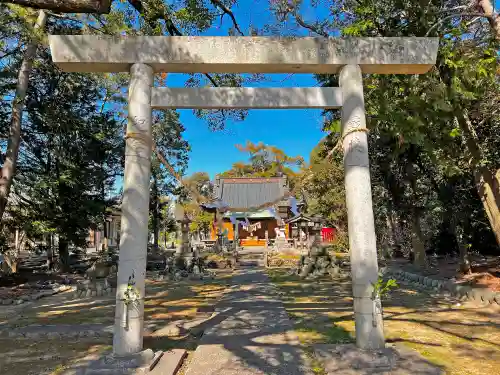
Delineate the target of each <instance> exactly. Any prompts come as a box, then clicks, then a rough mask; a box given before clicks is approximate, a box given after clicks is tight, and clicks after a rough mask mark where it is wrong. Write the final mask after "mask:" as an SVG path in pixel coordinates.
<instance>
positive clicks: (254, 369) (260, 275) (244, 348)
mask: <svg viewBox="0 0 500 375" xmlns="http://www.w3.org/2000/svg"><path fill="white" fill-rule="evenodd" d="M231 288H232V291H231V292H230V293H228V294H226V295H225V296H224V298H223V299H222V300H221V301H220V302H219V303H218V304H217V305H216V309H215V316H214V317H213V319H212V322H213V323H214V325H213V326H212V327H211V328H210V329H208V330H207V331H205V334H204V336H203V338H202V339H201V341H200V345H199V346H198V347H197V348H196V351H195V352H194V354H193V356H192V358H191V360H190V362H189V365H188V367H187V370H186V372H185V374H186V375H215V374H217V375H309V374H312V371H311V370H310V366H309V364H308V362H309V361H308V358H307V356H306V354H305V353H304V351H303V350H302V349H301V348H300V346H299V340H298V338H297V336H296V335H295V334H294V332H293V324H292V322H291V321H290V318H289V317H288V315H287V313H286V311H285V308H284V306H283V302H282V301H281V299H280V298H279V292H278V290H277V288H276V286H274V285H273V284H272V283H271V282H270V281H269V279H268V277H267V275H266V273H265V271H264V270H262V269H257V268H248V269H241V270H238V271H237V273H236V274H235V275H234V276H233V278H232V287H231Z"/></svg>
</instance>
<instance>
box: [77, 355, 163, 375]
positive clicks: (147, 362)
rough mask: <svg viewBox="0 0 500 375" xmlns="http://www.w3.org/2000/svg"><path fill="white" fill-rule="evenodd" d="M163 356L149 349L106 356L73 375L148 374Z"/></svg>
mask: <svg viewBox="0 0 500 375" xmlns="http://www.w3.org/2000/svg"><path fill="white" fill-rule="evenodd" d="M162 356H163V352H162V351H159V352H156V353H155V352H153V351H152V350H151V349H147V350H143V351H142V352H139V353H135V354H128V355H123V356H121V355H108V356H104V357H102V358H100V359H98V360H96V361H92V362H90V363H89V364H88V365H87V366H86V367H85V368H81V369H78V370H77V371H76V372H74V373H75V375H108V374H109V375H121V374H123V375H125V374H126V375H130V374H133V375H139V374H148V373H150V372H151V370H152V369H153V368H154V367H155V365H156V364H157V363H158V361H159V360H160V358H161V357H162Z"/></svg>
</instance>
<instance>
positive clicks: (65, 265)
mask: <svg viewBox="0 0 500 375" xmlns="http://www.w3.org/2000/svg"><path fill="white" fill-rule="evenodd" d="M59 264H60V265H61V270H62V271H67V270H68V269H69V244H68V241H67V240H66V239H65V238H59Z"/></svg>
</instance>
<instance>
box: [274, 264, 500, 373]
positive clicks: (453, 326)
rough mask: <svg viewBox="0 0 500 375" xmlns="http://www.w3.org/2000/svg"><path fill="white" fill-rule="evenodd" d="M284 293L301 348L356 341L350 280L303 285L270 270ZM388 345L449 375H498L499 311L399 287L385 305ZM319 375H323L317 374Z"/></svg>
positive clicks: (492, 307)
mask: <svg viewBox="0 0 500 375" xmlns="http://www.w3.org/2000/svg"><path fill="white" fill-rule="evenodd" d="M268 273H269V276H270V278H271V280H272V281H273V282H274V283H275V284H276V285H277V286H278V287H279V289H280V290H281V291H282V298H283V301H284V303H285V308H286V309H287V312H288V313H289V315H290V317H291V319H292V320H293V321H294V324H295V329H296V332H297V334H298V336H299V339H300V341H301V343H302V344H303V345H304V346H305V347H306V348H309V349H310V348H311V346H312V345H313V344H316V343H332V344H335V343H346V342H353V340H354V332H355V328H354V316H353V313H352V298H351V285H350V282H349V280H347V279H339V280H337V281H332V280H328V279H323V280H319V281H307V280H301V279H299V278H298V277H297V276H287V275H286V271H283V270H275V269H274V270H268ZM383 305H384V329H385V334H386V339H387V341H388V342H397V343H402V344H404V345H406V346H408V347H410V348H412V349H414V350H416V351H418V352H419V353H420V354H421V355H422V356H424V357H425V358H426V359H427V360H429V361H430V362H432V363H434V364H436V365H439V366H442V367H443V368H444V369H445V371H446V373H447V374H452V375H462V374H468V375H480V374H500V370H499V368H500V344H499V338H500V308H499V307H498V306H495V305H488V306H479V305H473V304H471V303H465V304H464V303H461V304H460V305H457V301H456V300H453V299H450V298H445V297H433V296H430V295H428V294H426V293H423V292H417V291H414V290H409V289H406V288H404V287H400V288H398V289H396V290H394V291H393V292H391V294H390V296H389V298H388V299H387V300H386V301H384V303H383ZM318 374H321V372H320V373H318Z"/></svg>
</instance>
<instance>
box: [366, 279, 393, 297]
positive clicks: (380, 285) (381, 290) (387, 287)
mask: <svg viewBox="0 0 500 375" xmlns="http://www.w3.org/2000/svg"><path fill="white" fill-rule="evenodd" d="M372 285H373V295H372V299H376V298H377V297H378V298H381V299H382V298H386V297H387V296H388V295H389V293H390V292H391V290H393V289H395V288H397V287H398V286H399V285H398V283H397V282H396V280H395V279H389V280H387V281H384V280H383V279H382V277H379V278H378V280H377V282H376V283H375V284H372Z"/></svg>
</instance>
